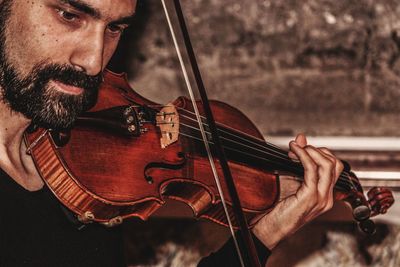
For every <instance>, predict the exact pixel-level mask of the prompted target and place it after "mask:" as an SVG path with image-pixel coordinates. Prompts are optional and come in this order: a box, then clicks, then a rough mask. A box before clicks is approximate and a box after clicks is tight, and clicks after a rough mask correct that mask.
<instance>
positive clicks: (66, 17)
mask: <svg viewBox="0 0 400 267" xmlns="http://www.w3.org/2000/svg"><path fill="white" fill-rule="evenodd" d="M58 14H59V15H60V17H61V18H62V19H64V20H65V21H69V22H72V21H75V20H77V19H79V15H77V14H74V13H71V12H68V11H65V10H58Z"/></svg>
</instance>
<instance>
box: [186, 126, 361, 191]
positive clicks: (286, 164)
mask: <svg viewBox="0 0 400 267" xmlns="http://www.w3.org/2000/svg"><path fill="white" fill-rule="evenodd" d="M184 126H185V125H184ZM186 127H190V128H193V127H192V126H188V125H186ZM221 139H224V140H227V141H228V142H229V141H232V140H229V139H226V138H225V137H223V136H221ZM234 142H235V141H234ZM210 143H211V144H213V143H212V142H211V141H210ZM239 145H243V144H239ZM224 148H227V149H229V150H232V151H235V152H238V153H241V154H242V155H246V156H251V157H253V158H254V157H256V155H255V153H254V151H252V153H246V152H245V151H244V150H243V149H240V150H239V149H235V148H233V147H231V146H229V145H224ZM257 150H258V152H261V153H263V154H267V155H263V156H262V157H261V156H257V159H259V160H262V161H263V162H264V163H269V164H271V163H272V164H275V165H279V166H282V167H283V168H282V169H292V171H294V172H295V173H296V174H297V175H302V172H303V170H304V169H303V168H302V166H301V165H300V164H296V163H295V162H293V161H292V160H291V159H290V158H285V159H282V158H281V161H274V160H268V158H269V157H268V156H271V154H270V153H268V152H265V151H260V150H259V149H257ZM272 156H273V157H276V155H272ZM296 165H298V166H296ZM343 175H345V174H341V175H340V177H339V179H338V183H345V184H347V185H349V186H350V187H352V188H353V189H355V187H354V186H353V184H352V183H349V182H348V179H347V177H344V176H343Z"/></svg>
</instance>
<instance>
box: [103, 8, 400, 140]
mask: <svg viewBox="0 0 400 267" xmlns="http://www.w3.org/2000/svg"><path fill="white" fill-rule="evenodd" d="M167 2H172V1H167ZM181 2H182V5H183V8H184V12H185V15H186V19H187V23H188V27H189V29H190V33H191V37H192V40H193V43H194V46H195V51H196V53H197V58H198V61H199V63H200V68H201V71H202V74H203V78H204V80H205V84H206V87H207V88H208V92H209V96H210V98H214V99H220V100H223V101H225V102H228V103H230V104H232V105H233V106H235V107H238V108H239V109H241V110H243V111H244V112H245V113H246V114H247V115H248V116H249V117H250V118H251V119H252V120H253V121H254V122H255V123H256V124H257V125H258V126H259V128H260V129H261V131H262V132H263V133H264V134H265V135H293V134H294V133H297V132H306V133H307V134H311V135H354V136H382V135H383V136H398V135H399V133H398V126H397V125H398V124H399V122H400V117H399V116H398V112H399V111H400V89H399V84H400V77H399V74H400V20H399V18H400V16H399V15H400V4H399V3H398V2H397V1H394V0H357V1H355V0H354V1H348V0H336V1H332V0H331V1H315V0H304V1H293V0H273V1H272V0H265V1H264V0H246V1H239V0H230V1H222V0H201V1H200V0H191V1H189V0H185V1H181ZM137 13H138V14H137V18H136V21H135V23H134V25H133V26H132V27H131V29H130V30H129V31H128V32H127V34H126V36H125V37H124V40H123V43H122V45H121V47H120V51H119V55H117V56H116V59H115V60H114V61H113V63H112V64H111V68H112V69H114V70H116V71H122V70H125V71H127V72H128V73H129V78H130V82H131V84H132V86H133V87H134V88H135V89H136V90H137V91H138V92H139V93H141V94H143V95H145V96H146V97H148V98H150V99H152V100H155V101H157V102H160V103H166V102H168V101H170V100H172V99H174V98H175V97H177V96H179V95H187V93H186V89H185V88H184V85H183V82H182V75H181V72H180V69H179V65H178V61H177V57H176V53H175V51H174V48H173V45H172V41H171V38H170V35H169V32H168V30H167V26H166V21H165V18H164V14H163V11H162V7H161V3H160V1H158V0H145V1H143V0H142V1H139V7H138V11H137ZM116 62H118V63H116Z"/></svg>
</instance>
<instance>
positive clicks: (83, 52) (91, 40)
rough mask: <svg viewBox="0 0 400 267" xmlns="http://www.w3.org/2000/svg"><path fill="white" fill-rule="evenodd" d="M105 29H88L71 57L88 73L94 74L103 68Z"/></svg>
mask: <svg viewBox="0 0 400 267" xmlns="http://www.w3.org/2000/svg"><path fill="white" fill-rule="evenodd" d="M103 54H104V30H103V29H96V30H92V31H88V33H87V34H86V35H85V36H84V38H82V40H80V41H78V42H77V43H76V47H75V49H74V50H73V53H72V55H71V58H70V62H71V64H72V65H73V66H74V67H75V68H76V69H78V70H81V71H84V72H85V73H86V74H87V75H91V76H94V75H96V74H98V73H99V72H101V71H102V69H103Z"/></svg>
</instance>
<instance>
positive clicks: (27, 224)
mask: <svg viewBox="0 0 400 267" xmlns="http://www.w3.org/2000/svg"><path fill="white" fill-rule="evenodd" d="M256 245H257V248H258V252H259V254H260V255H261V257H262V261H263V262H265V261H266V260H267V257H268V256H269V251H268V250H267V249H266V248H265V247H263V246H262V245H261V243H260V242H259V241H258V240H256ZM236 258H237V256H236V252H235V251H234V245H233V242H232V240H230V241H228V242H227V243H226V244H225V245H224V246H223V247H222V248H221V249H220V250H219V251H217V252H215V253H212V254H211V255H210V256H208V257H206V258H204V259H202V260H201V261H200V263H199V266H201V267H211V266H231V267H234V266H240V265H239V262H238V261H237V259H236ZM14 266H15V267H16V266H18V267H19V266H26V267H34V266H40V267H46V266H57V267H63V266H68V267H70V266H73V267H78V266H85V267H91V266H93V267H101V266H107V267H109V266H112V267H118V266H126V264H125V262H124V253H123V239H122V229H121V227H113V228H106V227H103V226H101V225H97V224H91V225H89V226H87V227H84V228H82V229H78V227H77V226H76V225H75V224H73V223H72V222H71V221H70V220H69V219H68V216H67V214H66V213H65V211H64V210H63V208H62V207H61V205H60V204H59V202H58V200H57V199H56V198H55V196H54V195H53V194H52V193H51V192H50V191H49V189H48V188H47V187H46V186H45V187H43V189H41V190H39V191H34V192H30V191H28V190H26V189H24V188H23V187H22V186H20V185H19V184H18V183H16V182H15V181H14V180H13V179H12V178H11V177H9V176H8V175H7V174H6V173H5V172H4V171H3V170H1V169H0V267H14Z"/></svg>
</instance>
